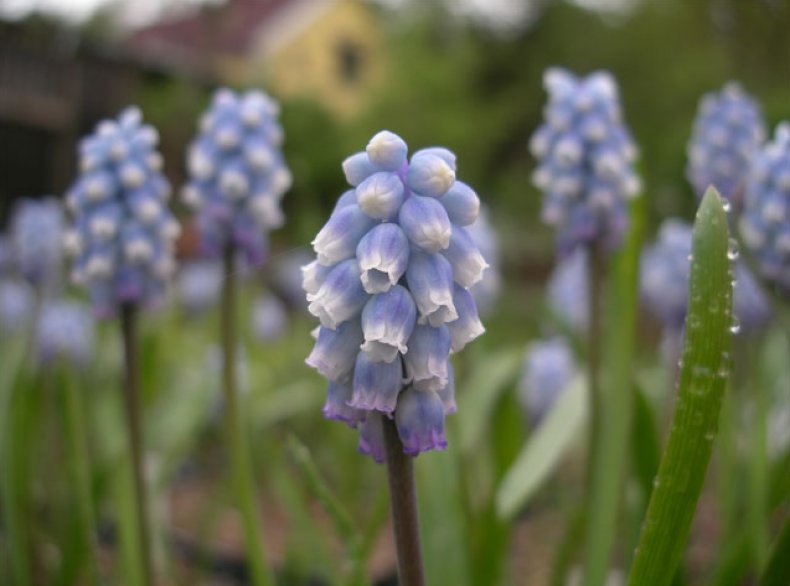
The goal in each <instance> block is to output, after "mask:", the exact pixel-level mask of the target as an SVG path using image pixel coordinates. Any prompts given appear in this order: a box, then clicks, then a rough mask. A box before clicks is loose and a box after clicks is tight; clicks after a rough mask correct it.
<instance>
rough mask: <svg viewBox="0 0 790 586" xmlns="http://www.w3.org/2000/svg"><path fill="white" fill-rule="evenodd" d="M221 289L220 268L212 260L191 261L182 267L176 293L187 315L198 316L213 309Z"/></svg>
mask: <svg viewBox="0 0 790 586" xmlns="http://www.w3.org/2000/svg"><path fill="white" fill-rule="evenodd" d="M221 288H222V267H221V266H220V265H219V263H218V262H216V261H212V260H193V261H190V262H186V263H184V264H183V265H182V267H181V271H180V272H179V275H178V293H179V297H180V299H181V304H182V306H183V308H184V310H186V311H187V312H188V313H190V314H193V315H195V314H198V313H202V312H204V311H206V310H208V309H210V308H211V307H213V306H214V305H215V304H216V303H217V300H218V299H219V295H220V289H221Z"/></svg>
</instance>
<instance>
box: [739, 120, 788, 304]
mask: <svg viewBox="0 0 790 586" xmlns="http://www.w3.org/2000/svg"><path fill="white" fill-rule="evenodd" d="M739 227H740V231H741V236H742V237H743V242H744V244H745V245H746V247H747V248H748V249H749V250H750V251H751V252H752V254H753V255H754V258H755V260H756V261H757V265H758V268H759V272H760V274H761V276H762V277H763V278H764V279H766V280H767V281H769V282H771V283H772V284H774V285H776V286H777V287H778V289H780V290H781V291H782V293H783V294H785V295H790V122H785V123H783V124H780V125H779V127H778V128H777V130H776V136H775V138H774V140H773V141H772V142H769V143H768V144H767V145H765V147H763V148H762V149H761V150H759V151H758V152H757V154H756V155H755V157H754V159H753V162H752V167H751V172H750V175H749V181H748V183H747V188H746V193H745V196H744V202H743V213H742V216H741V219H740V226H739Z"/></svg>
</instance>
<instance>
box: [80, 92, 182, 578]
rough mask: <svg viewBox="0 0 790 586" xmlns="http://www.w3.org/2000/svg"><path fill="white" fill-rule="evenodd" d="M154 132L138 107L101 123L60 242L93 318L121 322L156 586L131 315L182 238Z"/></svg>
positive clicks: (142, 513)
mask: <svg viewBox="0 0 790 586" xmlns="http://www.w3.org/2000/svg"><path fill="white" fill-rule="evenodd" d="M158 142H159V136H158V134H157V132H156V130H155V129H154V128H153V127H152V126H149V125H147V124H143V121H142V113H141V112H140V110H139V109H138V108H136V107H130V108H127V109H125V110H124V111H123V112H121V114H120V116H118V119H117V120H104V121H102V122H100V123H99V124H98V125H97V126H96V131H95V132H94V133H93V134H92V135H91V136H89V137H87V138H85V139H83V140H82V142H81V143H80V145H79V159H80V161H79V163H80V175H79V177H78V178H77V180H76V182H75V183H74V185H73V186H72V187H71V189H70V190H69V192H68V195H67V205H68V207H69V209H70V210H71V212H72V214H73V216H74V224H75V226H74V230H73V231H72V232H70V233H69V234H67V235H66V237H65V244H66V246H67V248H68V250H69V251H70V252H71V253H72V254H73V255H74V256H75V258H76V261H75V266H74V270H73V272H72V279H73V280H74V281H75V282H76V283H78V284H82V285H84V286H85V287H86V288H87V289H88V291H89V293H90V297H91V302H92V305H93V312H94V314H95V315H96V316H98V317H101V318H109V317H113V316H115V315H116V314H119V316H120V320H119V321H120V324H119V325H120V331H121V337H122V340H123V352H124V367H125V368H124V378H123V391H124V393H123V394H124V399H125V409H124V415H125V417H126V423H127V430H128V434H129V441H128V446H129V451H130V453H129V457H130V461H131V463H132V471H133V475H132V480H133V482H132V487H131V488H130V490H131V493H132V494H133V495H134V503H135V513H136V527H137V537H138V544H137V545H138V547H137V548H136V551H137V552H138V554H139V556H140V557H139V560H137V562H138V565H139V567H140V569H141V572H142V576H143V583H144V584H146V585H150V584H153V583H154V575H153V567H152V563H151V538H150V532H149V522H150V521H149V517H148V512H147V500H146V496H145V493H146V480H145V473H144V470H143V457H144V453H143V450H144V447H143V442H142V430H141V427H142V426H141V409H140V388H139V384H138V380H139V377H138V374H139V373H138V372H137V370H138V368H139V358H138V340H137V313H138V309H139V308H141V307H144V306H151V305H153V304H155V303H158V302H159V301H160V300H161V299H162V298H163V297H164V288H165V284H166V282H167V279H168V278H169V277H170V275H171V274H172V272H173V270H174V268H175V262H174V260H173V249H174V241H175V239H176V237H177V236H178V234H179V232H180V228H179V225H178V223H177V222H176V220H175V219H174V218H173V216H172V214H171V213H170V211H169V209H168V207H167V202H168V200H169V197H170V184H169V183H168V182H167V180H166V179H165V177H164V175H163V173H162V165H163V160H162V155H161V154H159V152H157V150H156V145H157V143H158Z"/></svg>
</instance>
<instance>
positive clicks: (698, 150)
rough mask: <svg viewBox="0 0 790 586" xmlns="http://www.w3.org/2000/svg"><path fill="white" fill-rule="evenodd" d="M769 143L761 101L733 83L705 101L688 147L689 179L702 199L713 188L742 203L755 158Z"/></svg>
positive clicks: (698, 113) (710, 95) (698, 112)
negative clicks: (763, 145) (764, 145)
mask: <svg viewBox="0 0 790 586" xmlns="http://www.w3.org/2000/svg"><path fill="white" fill-rule="evenodd" d="M764 141H765V123H764V122H763V116H762V112H761V111H760V107H759V105H758V104H757V101H756V100H755V99H754V98H752V97H751V96H749V95H748V94H747V93H746V92H744V91H743V89H742V88H741V86H740V85H739V84H737V83H735V82H730V83H728V84H727V85H725V86H724V88H723V89H722V90H721V91H720V92H711V93H708V94H705V96H703V97H702V99H701V100H700V104H699V109H698V110H697V118H696V120H695V121H694V132H693V134H692V136H691V140H690V141H689V144H688V167H687V169H686V176H687V177H688V180H689V182H690V183H691V185H692V187H693V188H694V192H695V193H696V194H697V197H699V198H701V197H702V196H703V194H704V193H705V190H706V189H707V188H708V186H710V185H713V186H714V187H715V188H716V189H718V190H719V193H721V195H722V196H723V197H725V198H727V199H729V200H734V201H736V202H737V201H738V200H740V199H741V194H742V192H743V189H744V188H745V187H746V181H747V178H748V173H749V166H750V164H751V160H752V157H753V156H754V154H755V153H756V152H757V150H758V149H759V148H760V146H761V145H762V143H763V142H764Z"/></svg>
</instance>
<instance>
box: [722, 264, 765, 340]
mask: <svg viewBox="0 0 790 586" xmlns="http://www.w3.org/2000/svg"><path fill="white" fill-rule="evenodd" d="M732 305H733V313H735V316H736V317H737V318H738V323H739V324H740V326H741V330H740V331H741V333H742V334H750V333H755V332H759V331H760V330H763V329H765V328H766V327H768V326H769V325H770V323H771V319H772V318H773V310H772V309H771V303H770V301H769V300H768V298H767V297H766V295H765V293H763V291H762V289H760V285H759V284H758V283H757V280H756V279H755V278H754V275H752V272H751V271H750V270H749V269H748V268H746V265H745V264H743V263H741V262H739V263H737V264H736V265H735V288H734V289H733V297H732Z"/></svg>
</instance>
